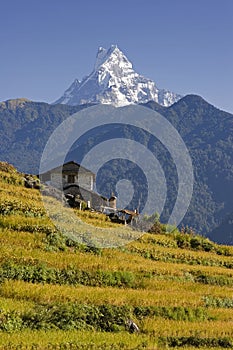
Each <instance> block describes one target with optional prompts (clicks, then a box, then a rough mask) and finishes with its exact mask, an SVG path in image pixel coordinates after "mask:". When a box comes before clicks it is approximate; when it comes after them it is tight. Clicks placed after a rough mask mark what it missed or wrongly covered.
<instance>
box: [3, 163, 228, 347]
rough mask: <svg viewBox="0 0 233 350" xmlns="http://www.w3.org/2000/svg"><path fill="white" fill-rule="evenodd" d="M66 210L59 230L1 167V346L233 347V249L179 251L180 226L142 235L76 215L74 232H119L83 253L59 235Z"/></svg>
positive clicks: (34, 194)
mask: <svg viewBox="0 0 233 350" xmlns="http://www.w3.org/2000/svg"><path fill="white" fill-rule="evenodd" d="M0 169H1V167H0ZM47 201H49V202H50V203H52V208H53V211H54V212H53V215H56V208H58V207H59V203H57V202H56V200H55V199H52V198H49V197H48V199H47ZM65 210H67V212H66V219H65V220H64V221H63V222H62V223H61V226H62V228H61V230H62V232H63V233H62V234H61V233H59V231H58V229H57V228H56V227H55V226H54V224H53V222H52V221H51V220H50V219H49V218H48V217H47V215H46V210H45V208H44V204H43V201H42V199H41V195H40V191H39V190H35V189H27V188H25V187H24V185H23V182H22V175H21V174H19V173H17V172H16V171H15V170H13V168H11V167H9V168H8V167H7V166H6V167H5V168H4V169H2V170H1V171H0V243H1V244H0V349H106V350H108V349H115V350H117V349H135V350H136V349H148V350H149V349H184V348H185V349H189V350H191V349H196V348H199V349H202V348H203V349H215V350H218V349H222V348H233V269H232V267H233V247H227V246H218V245H217V244H213V243H211V242H210V245H211V247H210V248H208V249H205V247H206V245H205V244H206V242H207V240H206V241H203V242H204V243H203V244H202V245H198V246H197V248H192V247H188V246H187V247H186V246H179V244H178V243H177V242H178V239H181V240H182V239H183V238H184V239H186V237H183V236H182V234H181V233H179V232H178V231H177V230H175V231H174V232H173V233H162V234H161V233H160V234H156V233H154V234H152V233H145V234H142V233H138V232H135V231H132V230H131V229H130V228H126V227H124V226H119V225H117V224H112V223H111V222H110V221H108V219H107V218H106V217H105V216H104V215H102V214H98V213H91V212H87V211H82V212H78V211H73V214H72V215H75V216H77V217H78V218H79V220H80V226H79V228H78V230H79V231H78V232H79V233H80V235H83V233H84V232H85V230H86V229H87V227H89V226H90V227H91V228H92V231H90V232H91V234H93V235H97V236H98V239H97V242H102V241H103V239H105V238H104V237H103V235H104V234H105V233H106V235H109V237H111V235H112V232H114V235H119V245H120V246H119V247H115V248H110V247H109V248H98V247H97V248H96V249H95V247H94V248H93V247H89V248H88V247H87V246H85V244H84V243H83V242H81V243H80V242H79V241H78V242H75V241H73V240H72V235H71V236H70V235H69V239H68V238H67V237H66V235H65V234H64V233H65V232H66V231H65V230H68V231H69V230H70V231H71V232H73V226H72V225H74V224H73V223H72V222H71V223H70V222H69V210H71V209H65ZM75 224H76V223H75ZM63 229H64V231H63ZM100 229H104V230H102V231H100ZM183 235H184V234H183ZM186 235H187V234H186ZM128 239H129V241H130V242H129V243H127V244H124V245H121V244H123V243H124V242H125V240H126V241H127V240H128ZM197 239H199V238H198V237H197ZM182 242H183V241H182ZM207 243H208V242H207ZM208 244H209V243H208ZM203 247H204V248H203ZM206 250H207V251H206ZM208 250H209V251H208ZM81 315H83V316H81ZM124 315H125V316H124ZM82 317H83V318H82ZM124 317H125V318H128V317H130V318H131V319H132V320H133V321H134V322H136V324H137V325H138V327H139V328H140V333H135V334H131V333H130V332H129V330H128V329H127V327H126V326H125V319H124Z"/></svg>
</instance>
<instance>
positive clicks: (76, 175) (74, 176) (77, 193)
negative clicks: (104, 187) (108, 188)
mask: <svg viewBox="0 0 233 350" xmlns="http://www.w3.org/2000/svg"><path fill="white" fill-rule="evenodd" d="M95 178H96V176H95V174H94V173H93V172H92V171H90V170H88V169H86V168H84V167H82V166H81V165H79V164H78V163H76V162H74V161H70V162H67V163H65V164H63V166H62V165H60V166H58V167H56V168H53V169H51V170H49V171H47V172H46V173H43V174H40V180H41V181H42V182H44V183H47V184H49V185H50V186H52V187H55V188H57V189H59V190H62V191H63V192H64V194H65V196H67V195H68V196H69V198H73V204H75V203H77V204H78V203H81V201H84V202H85V203H86V204H87V205H88V207H90V208H94V209H95V210H101V207H102V206H106V205H107V202H108V201H107V199H106V198H105V197H103V196H101V195H99V194H98V193H96V192H95V191H94V184H95Z"/></svg>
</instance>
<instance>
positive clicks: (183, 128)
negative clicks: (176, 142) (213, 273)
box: [0, 95, 233, 244]
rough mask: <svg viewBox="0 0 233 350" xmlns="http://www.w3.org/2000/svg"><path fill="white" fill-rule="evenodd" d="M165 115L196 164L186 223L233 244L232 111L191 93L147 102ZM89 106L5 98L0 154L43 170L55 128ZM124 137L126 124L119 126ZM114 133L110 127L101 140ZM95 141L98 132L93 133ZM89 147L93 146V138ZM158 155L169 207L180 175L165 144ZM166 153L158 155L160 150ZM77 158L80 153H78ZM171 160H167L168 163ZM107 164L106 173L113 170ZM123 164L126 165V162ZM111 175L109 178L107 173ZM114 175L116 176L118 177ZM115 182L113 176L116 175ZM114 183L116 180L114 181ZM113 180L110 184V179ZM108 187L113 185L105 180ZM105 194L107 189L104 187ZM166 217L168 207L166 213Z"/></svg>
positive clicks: (33, 169)
mask: <svg viewBox="0 0 233 350" xmlns="http://www.w3.org/2000/svg"><path fill="white" fill-rule="evenodd" d="M145 106H146V107H148V108H151V109H153V110H156V111H157V112H159V113H161V114H162V115H163V116H165V117H166V118H167V119H168V120H169V121H170V122H171V123H172V124H173V125H174V126H175V128H176V129H177V130H178V132H179V133H180V135H181V136H182V138H183V140H184V141H185V143H186V145H187V148H188V149H189V152H190V155H191V158H192V162H193V169H194V176H195V183H194V193H193V198H192V202H191V205H190V207H189V210H188V212H187V214H186V216H185V218H184V220H183V224H184V225H189V226H191V227H193V228H194V229H195V230H196V231H197V232H200V233H202V234H204V235H207V236H209V237H211V238H212V239H214V240H215V241H217V242H221V243H227V244H233V233H232V232H233V229H232V227H233V220H232V219H231V218H232V212H233V198H232V193H233V159H232V157H233V156H232V147H233V115H231V114H229V113H226V112H224V111H221V110H219V109H217V108H215V107H214V106H212V105H210V104H209V103H207V102H206V101H205V100H203V99H202V98H201V97H199V96H196V95H188V96H185V97H184V98H182V99H181V100H180V101H178V102H177V103H175V104H174V105H172V106H170V107H168V108H166V107H162V106H160V105H158V104H156V103H155V102H149V103H147V104H146V105H145ZM85 107H88V106H84V105H83V106H75V107H72V106H67V105H49V104H46V103H39V102H31V101H28V100H25V99H18V100H10V101H6V102H2V103H1V104H0V160H2V161H8V162H10V163H12V164H14V165H15V166H16V167H17V168H18V169H19V170H20V171H23V172H29V173H38V168H39V162H40V157H41V154H42V151H43V149H44V146H45V144H46V141H47V140H48V137H49V136H50V134H51V133H52V131H53V130H54V129H55V128H56V127H57V126H58V125H59V124H60V123H61V122H62V121H63V120H65V119H66V118H67V117H68V116H69V115H71V114H73V113H75V112H77V111H79V110H80V109H82V108H85ZM114 132H115V133H117V132H118V133H120V134H121V136H122V137H124V135H125V134H126V133H128V130H127V128H125V129H124V131H123V132H122V129H118V130H117V128H116V129H115V130H114ZM112 136H113V131H111V130H107V132H106V133H105V134H104V135H102V138H101V137H100V138H99V139H98V137H97V141H98V140H99V141H101V140H103V139H106V138H108V137H110V138H111V137H112ZM91 137H92V141H93V135H91ZM139 137H140V138H141V142H143V140H145V141H147V142H148V138H147V135H146V134H145V135H139ZM84 143H86V146H85V147H86V148H85V147H83V148H82V152H84V151H85V149H89V148H90V147H91V145H90V142H89V141H88V138H86V139H85V142H84ZM159 147H160V149H161V150H160V153H159V154H158V160H159V161H160V162H161V163H164V164H163V166H164V169H165V170H166V171H165V174H166V179H167V181H168V187H169V186H170V197H169V201H168V203H167V208H166V210H167V213H169V211H170V210H171V206H172V205H174V196H175V195H176V191H175V188H176V185H177V183H176V181H177V180H176V179H175V177H173V178H172V177H171V176H170V174H171V172H172V171H173V170H174V166H173V165H172V160H171V159H170V158H171V157H170V158H169V155H167V154H165V153H164V152H165V151H164V150H163V149H162V146H161V145H160V146H159V145H158V143H157V144H156V142H155V146H154V148H155V149H159ZM77 151H78V149H76V148H75V147H74V148H72V151H71V153H70V155H68V158H69V157H71V158H72V159H73V158H74V156H75V154H76V155H77ZM161 154H162V155H163V156H161V159H160V158H159V157H160V155H161ZM77 160H78V159H77ZM166 163H167V164H166ZM108 166H109V164H107V165H106V167H107V168H106V171H105V173H106V174H108V177H109V174H111V171H110V170H109V168H108ZM123 166H124V164H123V165H122V167H123ZM104 180H106V179H104ZM113 180H114V179H113ZM113 182H114V181H113ZM110 183H111V181H110ZM109 186H110V185H109ZM105 187H106V189H107V190H108V191H110V187H111V186H110V187H108V186H105ZM103 194H104V193H103ZM163 216H164V220H165V219H166V211H165V212H164V214H163Z"/></svg>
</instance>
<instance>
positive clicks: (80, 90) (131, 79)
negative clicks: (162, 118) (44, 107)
mask: <svg viewBox="0 0 233 350" xmlns="http://www.w3.org/2000/svg"><path fill="white" fill-rule="evenodd" d="M181 97H182V96H181V95H178V94H175V93H173V92H170V91H168V90H164V89H158V88H157V86H156V84H155V82H154V81H152V80H150V79H147V78H145V77H144V76H142V75H140V74H138V73H136V72H135V71H134V69H133V66H132V63H131V62H130V61H129V60H128V58H127V57H126V56H125V55H124V54H123V52H122V51H121V50H119V48H118V47H117V46H116V45H112V46H111V47H110V48H109V49H108V50H107V49H105V48H103V47H100V48H99V50H98V53H97V57H96V62H95V66H94V70H93V71H92V73H91V74H90V75H88V76H87V77H85V78H83V80H82V81H79V80H78V79H75V81H74V82H73V83H72V84H71V86H70V87H69V88H68V89H67V90H66V91H65V93H64V95H63V96H62V97H61V98H59V99H58V100H57V101H56V102H55V103H61V104H68V105H72V106H73V105H79V104H83V103H102V104H112V105H114V106H117V107H120V106H125V105H129V104H137V103H146V102H148V101H151V100H153V101H155V102H157V103H159V104H161V105H163V106H170V105H172V104H173V103H175V102H177V101H178V100H179V99H180V98H181Z"/></svg>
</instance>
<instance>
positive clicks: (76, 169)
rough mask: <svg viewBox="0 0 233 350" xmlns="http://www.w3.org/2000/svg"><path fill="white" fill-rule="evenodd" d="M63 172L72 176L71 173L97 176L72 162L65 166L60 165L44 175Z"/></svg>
mask: <svg viewBox="0 0 233 350" xmlns="http://www.w3.org/2000/svg"><path fill="white" fill-rule="evenodd" d="M61 172H62V173H70V174H71V173H89V174H91V175H93V176H95V174H94V173H93V172H92V171H91V170H88V169H86V168H84V167H83V166H81V165H80V164H78V163H76V162H75V161H70V162H67V163H64V164H63V165H59V166H58V167H56V168H53V169H50V170H48V171H46V173H44V174H48V173H61Z"/></svg>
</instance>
